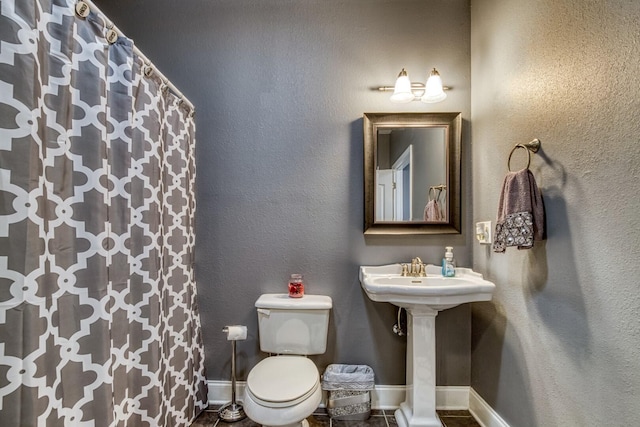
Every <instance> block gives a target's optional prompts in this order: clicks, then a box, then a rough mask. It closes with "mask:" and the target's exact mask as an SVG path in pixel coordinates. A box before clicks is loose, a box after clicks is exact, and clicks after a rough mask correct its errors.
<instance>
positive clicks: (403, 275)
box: [400, 264, 409, 277]
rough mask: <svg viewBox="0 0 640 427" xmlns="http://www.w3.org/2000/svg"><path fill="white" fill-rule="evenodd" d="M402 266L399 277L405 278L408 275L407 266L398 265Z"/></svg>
mask: <svg viewBox="0 0 640 427" xmlns="http://www.w3.org/2000/svg"><path fill="white" fill-rule="evenodd" d="M400 265H401V266H402V273H400V275H401V276H402V277H406V276H408V275H409V270H408V268H407V264H400Z"/></svg>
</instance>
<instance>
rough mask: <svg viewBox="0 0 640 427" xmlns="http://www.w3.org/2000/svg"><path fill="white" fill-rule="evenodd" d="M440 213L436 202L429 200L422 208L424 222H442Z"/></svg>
mask: <svg viewBox="0 0 640 427" xmlns="http://www.w3.org/2000/svg"><path fill="white" fill-rule="evenodd" d="M443 219H444V218H443V217H442V213H441V212H440V206H439V205H438V201H437V200H429V202H428V203H427V205H426V206H425V207H424V220H425V221H442V220H443Z"/></svg>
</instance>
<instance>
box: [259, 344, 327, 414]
mask: <svg viewBox="0 0 640 427" xmlns="http://www.w3.org/2000/svg"><path fill="white" fill-rule="evenodd" d="M319 382H320V374H318V369H317V368H316V365H315V364H314V363H313V362H312V361H311V360H309V359H307V358H306V357H302V356H272V357H267V358H266V359H264V360H263V361H261V362H260V363H258V364H257V365H256V366H254V368H253V369H252V370H251V371H250V372H249V376H248V377H247V387H249V390H250V391H251V394H253V395H254V396H255V397H257V398H258V399H259V400H262V401H264V402H272V403H275V404H277V403H285V402H291V401H294V400H297V399H300V398H306V397H307V396H308V395H309V394H311V393H312V392H313V391H314V390H315V389H316V388H317V387H318V384H319Z"/></svg>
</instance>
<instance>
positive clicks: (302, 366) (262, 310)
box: [243, 294, 332, 427]
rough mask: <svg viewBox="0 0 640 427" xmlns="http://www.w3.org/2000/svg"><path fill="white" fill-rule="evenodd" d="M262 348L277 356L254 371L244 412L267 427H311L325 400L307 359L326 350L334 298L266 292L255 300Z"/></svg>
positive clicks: (270, 357)
mask: <svg viewBox="0 0 640 427" xmlns="http://www.w3.org/2000/svg"><path fill="white" fill-rule="evenodd" d="M255 306H256V309H257V311H258V335H259V337H260V350H262V351H263V352H266V353H271V354H273V355H272V356H269V357H267V358H266V359H264V360H262V361H261V362H259V363H258V364H257V365H256V366H254V367H253V369H251V371H250V372H249V375H248V377H247V384H246V386H245V389H244V400H243V405H244V410H245V413H246V414H247V416H248V417H249V418H251V419H252V420H253V421H255V422H256V423H258V424H262V425H263V426H292V427H293V426H305V427H306V426H308V422H307V420H306V418H307V417H308V416H309V415H311V414H312V413H313V411H315V410H316V408H317V407H318V405H319V404H320V401H321V400H322V388H321V387H320V374H319V372H318V368H317V367H316V365H315V364H314V363H313V362H312V361H311V360H310V359H307V358H306V357H305V356H308V355H311V354H322V353H324V352H325V350H326V348H327V331H328V329H329V312H330V310H331V306H332V301H331V298H330V297H328V296H324V295H305V296H304V297H302V298H290V297H289V295H288V294H264V295H261V296H260V298H258V300H257V301H256V304H255Z"/></svg>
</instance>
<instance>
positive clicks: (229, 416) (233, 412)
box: [218, 326, 247, 423]
mask: <svg viewBox="0 0 640 427" xmlns="http://www.w3.org/2000/svg"><path fill="white" fill-rule="evenodd" d="M222 332H224V333H226V334H228V333H229V327H228V326H225V327H224V328H222ZM236 341H237V340H235V339H234V340H231V402H228V403H225V404H224V405H222V406H221V407H220V409H219V411H218V416H219V417H220V419H221V420H222V421H225V422H228V423H233V422H236V421H240V420H243V419H245V418H246V417H247V414H245V412H244V408H243V407H242V405H241V404H240V403H238V402H236Z"/></svg>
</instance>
